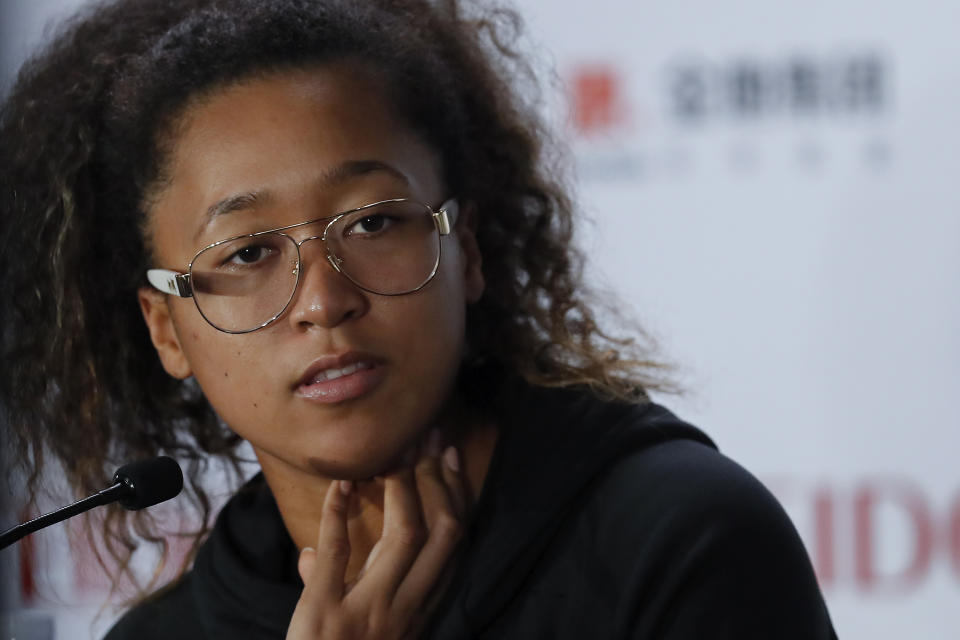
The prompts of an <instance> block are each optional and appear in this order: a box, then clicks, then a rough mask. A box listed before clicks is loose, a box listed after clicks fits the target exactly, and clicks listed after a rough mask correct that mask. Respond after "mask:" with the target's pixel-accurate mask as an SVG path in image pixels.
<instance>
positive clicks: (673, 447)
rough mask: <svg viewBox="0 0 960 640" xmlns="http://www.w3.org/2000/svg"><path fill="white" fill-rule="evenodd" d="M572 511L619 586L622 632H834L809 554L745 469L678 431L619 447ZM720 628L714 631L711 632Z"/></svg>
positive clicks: (676, 634) (790, 635)
mask: <svg viewBox="0 0 960 640" xmlns="http://www.w3.org/2000/svg"><path fill="white" fill-rule="evenodd" d="M583 504H584V509H583V510H582V511H581V512H580V514H579V518H585V519H586V521H589V522H591V523H592V524H593V526H594V527H595V528H594V531H595V535H596V538H595V540H594V541H593V544H594V548H596V549H597V550H598V557H597V561H598V562H600V563H601V564H604V565H606V567H607V570H608V571H609V572H610V575H615V576H618V580H619V581H620V582H621V584H623V585H624V595H625V597H626V601H625V603H624V604H625V605H626V606H625V607H624V608H622V609H621V612H622V613H623V615H624V616H625V618H624V619H623V620H621V625H622V628H624V629H638V628H644V629H649V630H651V631H654V630H655V632H656V633H655V634H654V637H663V638H674V637H677V638H687V637H698V636H697V634H698V633H705V632H706V631H708V630H711V629H713V630H714V631H712V632H711V633H714V634H715V635H713V636H711V637H722V638H726V637H738V635H739V637H779V638H830V637H833V636H832V634H833V631H832V627H831V625H830V621H829V616H828V614H827V610H826V607H825V605H824V602H823V599H822V596H821V594H820V590H819V587H818V585H817V582H816V578H815V576H814V573H813V569H812V567H811V565H810V561H809V558H808V556H807V553H806V550H805V548H804V546H803V543H802V541H801V540H800V538H799V536H798V534H797V532H796V530H795V528H794V526H793V524H792V523H791V521H790V519H789V517H788V516H787V514H786V513H785V512H784V510H783V508H782V507H781V506H780V504H779V503H778V502H777V500H776V499H775V498H774V496H773V495H772V494H771V493H770V492H769V491H768V490H767V489H766V488H765V487H764V486H763V484H762V483H760V482H759V481H758V480H757V479H756V478H755V477H754V476H753V475H751V474H750V473H749V472H747V471H746V470H745V469H744V468H743V467H741V466H740V465H738V464H737V463H735V462H733V461H732V460H730V459H729V458H727V457H726V456H724V455H722V454H720V453H719V452H717V451H716V450H715V449H713V448H711V447H709V446H707V445H705V444H703V443H701V442H695V441H692V440H686V439H677V440H670V441H666V442H662V443H659V444H656V445H653V446H650V447H646V448H643V449H640V450H637V451H634V452H632V453H630V454H628V455H625V456H624V457H622V458H621V459H620V460H618V461H617V462H616V463H615V464H613V465H612V466H611V467H610V468H609V470H608V471H607V472H606V473H603V474H601V476H600V477H599V478H598V479H597V481H596V482H595V484H594V486H593V487H592V488H591V490H590V491H589V494H588V496H587V497H586V499H585V500H584V503H583ZM719 629H725V630H728V631H726V632H724V633H719V632H718V631H717V630H719Z"/></svg>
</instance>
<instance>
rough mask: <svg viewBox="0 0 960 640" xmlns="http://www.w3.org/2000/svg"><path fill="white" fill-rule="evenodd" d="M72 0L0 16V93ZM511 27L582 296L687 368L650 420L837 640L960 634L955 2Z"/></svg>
mask: <svg viewBox="0 0 960 640" xmlns="http://www.w3.org/2000/svg"><path fill="white" fill-rule="evenodd" d="M75 2H76V0H72V2H66V1H61V2H53V1H51V0H47V1H46V2H37V1H34V2H32V3H30V4H29V5H27V4H26V3H16V4H11V5H9V6H5V8H6V11H7V14H6V15H5V19H4V20H2V21H0V24H2V26H0V36H2V39H0V46H2V47H3V52H4V65H5V66H4V70H3V73H4V77H5V78H9V74H10V71H9V70H10V68H11V66H12V65H13V62H12V61H13V60H15V59H18V58H19V57H20V56H21V55H22V51H23V50H25V49H26V48H28V47H29V46H30V45H31V44H32V43H35V42H37V41H38V39H39V34H40V28H41V27H42V25H43V23H44V20H45V19H46V17H45V16H48V15H50V14H52V13H56V14H62V13H63V12H64V9H63V8H62V7H63V6H65V5H69V4H75ZM519 8H520V9H521V11H522V13H523V14H524V16H525V17H526V18H527V21H528V27H529V31H530V34H531V37H532V39H533V40H534V42H535V45H536V46H537V47H538V48H539V49H540V51H541V52H546V53H545V54H543V55H545V56H546V57H547V58H548V62H549V63H550V64H551V65H552V66H553V67H554V68H555V69H556V72H557V74H558V77H559V80H560V83H558V88H559V90H558V93H557V94H556V95H553V96H551V99H550V102H551V104H552V105H553V109H554V116H555V117H556V118H557V119H558V121H560V122H561V123H562V127H563V130H564V134H565V135H566V136H568V139H569V141H570V146H571V149H572V151H573V152H574V154H575V160H576V167H577V173H578V175H579V199H580V201H581V203H582V205H583V208H584V210H585V211H586V212H587V214H588V216H589V217H590V219H591V220H592V223H590V224H587V225H584V226H583V229H582V231H583V232H584V233H583V246H584V248H585V249H586V250H587V252H588V253H589V255H590V257H591V260H592V264H591V271H590V273H591V277H592V278H593V279H594V280H595V281H596V282H597V283H599V284H600V285H602V286H604V287H606V288H608V289H612V290H614V291H615V292H617V293H618V294H619V295H621V296H622V297H623V298H624V300H625V303H626V306H627V307H628V308H630V309H631V313H633V314H634V315H636V316H637V317H639V318H640V320H641V321H642V323H643V324H644V325H645V326H646V327H647V328H648V329H649V330H650V331H651V332H652V333H653V334H654V335H655V336H656V337H657V338H659V340H660V343H661V346H662V347H663V351H664V353H665V354H666V355H667V356H668V358H669V359H670V360H671V361H673V362H676V363H678V364H679V365H680V366H681V370H682V372H683V382H684V383H685V386H686V388H687V389H688V393H687V395H685V396H683V397H681V398H673V397H671V398H664V399H663V401H664V402H665V403H667V404H668V405H669V406H671V407H672V408H673V409H674V410H676V411H677V412H678V413H679V414H680V415H682V416H684V417H685V418H687V419H689V420H691V421H693V422H695V423H696V424H698V425H700V426H701V427H703V428H704V429H705V430H706V431H707V432H708V433H710V434H711V435H712V436H713V437H714V438H715V440H716V441H717V442H718V444H719V445H720V447H721V449H722V450H723V451H724V452H726V453H727V454H728V455H730V456H731V457H733V458H735V459H737V460H738V461H740V462H741V463H742V464H744V465H745V466H746V467H748V468H749V469H751V470H752V471H753V472H754V473H756V474H757V475H758V476H759V477H760V478H761V479H762V480H764V481H765V482H766V483H767V485H768V486H770V488H771V489H772V490H773V491H774V492H775V493H776V494H777V495H778V496H779V497H780V499H781V500H782V501H783V503H784V505H785V506H786V507H787V509H788V511H789V512H790V514H791V516H792V517H793V519H794V521H795V522H796V524H797V527H798V528H799V530H800V533H801V535H802V536H803V538H804V540H805V542H806V544H807V547H808V549H809V550H810V553H811V557H812V559H813V561H814V564H815V566H816V568H817V571H818V575H819V577H820V580H821V584H822V586H823V589H824V593H825V595H826V598H827V601H828V604H829V606H830V609H831V613H832V616H833V618H834V622H835V625H836V627H837V631H838V633H839V634H840V637H841V638H844V639H847V640H849V639H862V640H883V639H887V638H889V639H894V638H896V639H900V638H904V637H910V638H924V639H930V640H939V639H944V640H946V639H948V638H951V639H952V638H956V637H958V635H960V631H958V630H960V607H958V606H957V605H958V604H960V474H958V472H957V465H956V463H955V461H954V458H955V456H956V453H957V451H958V450H960V425H958V424H957V423H958V420H957V418H955V417H954V411H953V410H952V409H953V404H954V402H955V401H956V399H957V397H958V395H960V394H958V393H957V391H958V390H960V389H958V386H960V385H958V383H960V337H958V332H957V328H958V327H960V298H958V296H957V291H958V284H960V215H958V205H960V195H958V192H957V184H958V177H960V157H958V153H960V152H958V151H957V149H960V125H958V124H957V122H956V121H957V118H958V116H957V114H958V113H960V67H958V66H957V65H956V63H955V62H954V61H955V60H957V59H958V57H960V39H958V38H957V37H956V33H957V25H958V24H960V3H957V2H952V1H950V0H915V1H914V2H910V3H906V2H902V3H877V2H867V1H866V0H833V1H832V2H826V1H825V0H816V1H809V0H808V1H806V2H798V1H796V0H795V1H793V2H789V3H772V2H765V1H764V0H730V1H728V2H724V3H715V2H708V1H706V0H674V1H673V2H670V3H666V2H661V3H640V2H634V3H627V2H615V1H613V0H594V1H593V2H590V3H573V2H562V3H561V2H556V1H553V2H551V1H549V0H524V1H523V2H521V3H520V4H519ZM47 537H48V538H50V539H51V540H56V538H55V535H54V534H47ZM4 558H5V559H12V558H13V557H12V556H10V555H9V554H8V555H5V556H4ZM52 564H53V565H56V566H57V567H59V568H55V569H51V568H50V567H49V566H48V567H47V572H48V573H51V574H52V575H53V578H52V580H51V581H52V582H53V583H55V584H58V585H60V586H59V590H58V592H59V599H60V600H61V601H62V602H63V603H71V602H72V603H78V604H79V606H75V607H66V606H59V605H58V606H54V605H51V604H50V602H48V601H47V600H46V599H44V598H40V597H34V598H32V599H30V598H24V597H23V596H22V594H21V595H20V596H19V600H18V597H17V596H16V594H15V597H14V602H13V604H14V605H16V606H18V607H20V608H21V611H20V613H18V615H20V616H21V617H22V616H34V617H36V616H41V615H44V614H45V613H49V612H50V611H51V610H53V611H54V615H55V617H56V618H57V622H58V626H57V628H58V632H59V633H58V635H57V637H60V638H66V637H79V636H77V633H78V632H77V631H76V629H78V627H75V626H74V623H75V621H77V620H86V619H87V617H89V615H90V613H91V612H92V611H95V610H96V609H95V607H94V605H93V603H95V602H97V594H98V593H100V592H99V591H98V589H100V588H101V587H100V586H98V584H99V583H98V582H97V581H96V580H95V579H93V582H90V579H89V578H85V579H83V580H78V579H76V577H74V576H73V574H72V571H71V570H67V569H64V568H63V567H60V566H59V565H58V564H57V563H52ZM18 584H19V583H18ZM64 585H65V586H64ZM17 589H20V587H17ZM109 620H110V614H106V615H104V616H103V618H101V620H100V621H98V622H97V623H96V624H95V625H94V627H93V628H95V629H102V628H103V627H104V626H105V625H106V624H107V623H108V622H109ZM85 627H86V625H85ZM67 629H70V630H72V631H67ZM83 635H84V636H86V635H87V634H86V630H85V628H84V634H83Z"/></svg>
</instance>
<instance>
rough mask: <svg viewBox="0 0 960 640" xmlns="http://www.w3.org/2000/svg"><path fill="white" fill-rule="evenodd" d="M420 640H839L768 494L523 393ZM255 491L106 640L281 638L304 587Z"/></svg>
mask: <svg viewBox="0 0 960 640" xmlns="http://www.w3.org/2000/svg"><path fill="white" fill-rule="evenodd" d="M511 404H512V405H513V406H515V407H520V410H519V411H517V412H516V413H515V414H514V415H513V416H511V417H510V419H509V422H508V423H506V424H501V425H500V426H501V429H500V434H501V435H500V439H499V442H498V443H497V448H496V452H495V454H494V458H493V461H492V462H491V465H490V470H489V472H488V475H487V478H486V481H485V484H484V488H483V493H482V495H481V497H480V500H479V502H478V504H477V508H476V510H475V513H474V515H473V520H472V524H471V526H470V528H469V531H468V535H467V537H466V539H465V540H464V542H463V553H462V555H461V556H460V561H459V565H458V566H457V568H456V571H455V574H454V577H453V579H452V582H451V584H450V585H449V587H448V589H447V591H446V592H445V594H444V596H443V599H442V600H441V602H440V605H439V606H438V608H437V610H436V611H435V613H434V614H433V616H432V619H431V622H430V625H429V627H428V629H427V631H426V633H425V634H424V637H428V638H436V639H443V640H448V639H450V640H453V639H467V638H517V639H521V638H522V639H523V640H530V639H532V638H570V639H574V638H576V639H583V638H645V639H650V640H653V639H656V640H681V639H682V640H702V639H708V638H723V639H728V638H729V639H730V640H733V639H736V640H744V639H750V638H758V639H761V638H762V639H767V638H776V639H781V640H792V639H797V640H800V639H804V640H820V639H823V640H829V639H833V638H836V634H835V633H834V631H833V628H832V626H831V623H830V618H829V615H828V613H827V610H826V607H825V605H824V602H823V599H822V597H821V595H820V591H819V589H818V587H817V584H816V580H815V578H814V575H813V571H812V569H811V567H810V562H809V560H808V558H807V555H806V552H805V550H804V548H803V545H802V543H801V541H800V539H799V537H798V536H797V534H796V531H795V530H794V528H793V526H792V525H791V523H790V521H789V519H788V518H787V516H786V514H785V513H784V512H783V510H782V509H781V507H780V505H779V504H777V502H776V500H775V499H774V498H773V496H771V495H770V493H769V492H768V491H767V490H766V489H765V488H764V487H763V486H762V485H761V484H760V483H759V482H758V481H757V480H756V479H755V478H754V477H753V476H751V475H750V474H749V473H747V472H746V471H744V470H743V469H742V468H741V467H739V466H738V465H737V464H736V463H734V462H732V461H730V460H729V459H727V458H725V457H724V456H722V455H721V454H719V453H717V451H716V449H715V447H714V445H713V443H712V442H711V441H710V440H709V439H708V438H707V437H706V436H705V435H704V434H703V433H702V432H700V431H698V430H697V429H695V428H694V427H691V426H690V425H688V424H686V423H684V422H682V421H680V420H678V419H677V418H676V417H674V416H673V415H672V414H671V413H669V412H668V411H667V410H665V409H663V408H662V407H660V406H657V405H655V404H647V405H641V406H637V405H627V404H619V403H606V402H601V401H599V400H597V399H595V398H594V397H592V396H590V395H589V394H587V393H583V392H578V391H565V390H547V389H532V388H524V389H523V390H521V391H518V398H517V401H516V402H512V403H511ZM296 561H297V550H296V548H295V546H294V544H293V542H292V540H291V539H290V537H289V535H288V534H287V532H286V530H285V529H284V526H283V522H282V521H281V519H280V514H279V512H278V511H277V506H276V503H275V502H274V500H273V497H272V495H271V494H270V491H269V489H268V488H267V486H266V484H265V482H264V481H263V478H262V476H259V475H258V476H257V477H255V478H254V479H253V480H251V482H250V483H248V484H247V485H246V486H245V487H244V488H243V489H242V490H241V491H240V492H239V493H238V494H237V495H236V496H234V498H232V499H231V500H230V502H229V503H228V504H227V506H226V507H225V508H224V509H223V511H222V512H221V514H220V516H219V517H218V519H217V524H216V526H215V528H214V531H213V533H212V534H211V536H210V538H209V539H208V540H207V541H206V542H205V543H204V545H203V547H202V548H201V550H200V552H199V553H198V556H197V560H196V563H195V565H194V568H193V570H191V571H190V572H189V573H188V574H187V575H186V576H185V577H184V578H183V579H182V580H181V581H180V582H179V583H178V584H177V586H176V587H175V588H173V589H172V590H170V591H168V592H166V593H165V594H164V595H162V596H160V597H158V598H154V599H152V600H150V601H148V602H146V603H144V604H141V605H140V606H138V607H136V608H134V609H133V610H131V611H130V612H128V613H127V614H126V615H125V616H124V617H123V618H122V619H121V620H120V622H119V623H117V625H116V626H115V627H114V628H113V629H112V630H111V631H110V633H109V634H108V635H107V638H106V640H127V639H130V640H151V639H153V638H164V639H166V638H178V639H194V638H196V639H201V638H203V639H213V638H218V639H219V638H224V639H227V638H229V639H239V640H247V639H250V640H253V639H258V640H259V639H261V638H283V637H284V636H285V633H286V628H287V625H288V623H289V620H290V616H291V615H292V613H293V609H294V607H295V605H296V602H297V599H298V597H299V594H300V591H301V589H302V588H303V583H302V582H301V581H300V579H299V577H298V575H297V571H296Z"/></svg>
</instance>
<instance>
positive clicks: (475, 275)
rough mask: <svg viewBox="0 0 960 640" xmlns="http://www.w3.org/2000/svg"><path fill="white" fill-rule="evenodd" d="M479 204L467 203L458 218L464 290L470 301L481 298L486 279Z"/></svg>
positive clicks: (457, 227) (457, 228) (457, 229)
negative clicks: (478, 241)
mask: <svg viewBox="0 0 960 640" xmlns="http://www.w3.org/2000/svg"><path fill="white" fill-rule="evenodd" d="M478 218H479V216H478V214H477V206H476V205H475V204H474V203H472V202H469V203H466V206H464V207H463V208H461V209H460V219H459V220H457V226H456V230H455V233H456V234H457V240H458V242H459V243H460V252H461V253H462V254H463V282H464V292H465V294H466V296H465V297H466V300H467V302H468V303H474V302H477V301H478V300H480V297H481V296H482V295H483V290H484V288H485V287H486V281H485V280H484V279H483V255H481V253H480V245H479V244H477V226H478V224H479V219H478Z"/></svg>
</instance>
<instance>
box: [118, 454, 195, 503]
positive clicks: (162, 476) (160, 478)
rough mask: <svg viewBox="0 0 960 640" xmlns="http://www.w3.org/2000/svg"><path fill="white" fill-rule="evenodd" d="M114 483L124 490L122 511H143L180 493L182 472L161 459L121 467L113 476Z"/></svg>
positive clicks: (175, 464) (176, 466) (164, 457)
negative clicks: (123, 509) (119, 484)
mask: <svg viewBox="0 0 960 640" xmlns="http://www.w3.org/2000/svg"><path fill="white" fill-rule="evenodd" d="M113 481H114V482H119V483H121V484H123V485H124V487H126V491H125V495H124V497H122V498H121V499H120V504H121V505H122V506H123V507H124V508H125V509H131V510H137V509H145V508H146V507H152V506H153V505H155V504H159V503H161V502H163V501H164V500H169V499H170V498H173V497H175V496H176V495H177V494H178V493H180V490H181V489H183V472H182V471H180V465H179V464H177V461H176V460H174V459H173V458H168V457H167V456H160V457H159V458H151V459H149V460H140V461H139V462H131V463H130V464H125V465H123V466H122V467H120V468H119V469H117V472H116V473H115V474H114V475H113Z"/></svg>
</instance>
